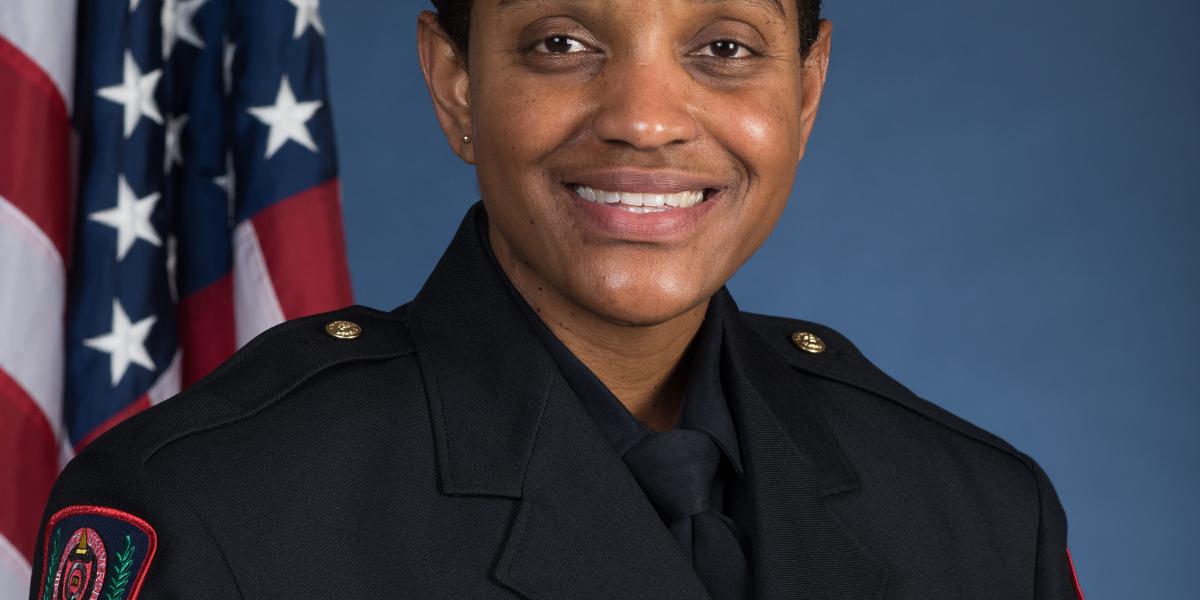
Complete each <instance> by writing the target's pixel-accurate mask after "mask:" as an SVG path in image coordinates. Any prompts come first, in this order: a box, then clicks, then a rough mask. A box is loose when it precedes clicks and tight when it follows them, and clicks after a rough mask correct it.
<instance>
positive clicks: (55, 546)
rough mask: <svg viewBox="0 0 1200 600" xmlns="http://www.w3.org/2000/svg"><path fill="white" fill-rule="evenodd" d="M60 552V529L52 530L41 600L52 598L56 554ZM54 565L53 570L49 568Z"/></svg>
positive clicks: (56, 560)
mask: <svg viewBox="0 0 1200 600" xmlns="http://www.w3.org/2000/svg"><path fill="white" fill-rule="evenodd" d="M61 550H62V529H55V530H54V542H53V543H52V544H50V554H48V555H47V556H46V567H45V568H46V591H45V593H43V594H42V600H50V599H51V597H52V596H54V575H55V572H56V571H58V566H57V563H58V553H59V552H60V551H61ZM51 565H54V568H50V567H51Z"/></svg>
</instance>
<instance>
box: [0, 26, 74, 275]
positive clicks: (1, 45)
mask: <svg viewBox="0 0 1200 600" xmlns="http://www.w3.org/2000/svg"><path fill="white" fill-rule="evenodd" d="M0 90H4V91H3V92H0V132H3V134H0V196H4V197H5V198H7V199H8V201H9V202H11V203H12V204H13V205H14V206H16V207H17V208H18V209H20V210H21V212H23V213H25V215H26V216H27V217H29V219H30V220H32V221H33V222H34V223H36V224H37V225H38V227H40V228H41V230H42V231H43V232H44V233H45V234H46V237H48V238H50V241H51V242H52V243H53V244H54V246H55V247H56V248H58V253H59V256H62V257H63V263H64V264H65V263H66V257H67V231H68V212H67V206H68V194H69V186H70V174H69V172H68V167H69V165H70V158H69V154H68V152H69V144H70V136H71V125H70V121H69V119H68V117H67V106H66V104H65V103H64V102H63V98H62V96H61V95H59V93H58V88H56V87H54V82H52V81H50V78H49V77H48V76H47V75H46V73H45V72H43V71H42V70H41V68H40V67H38V66H37V64H35V63H34V62H33V61H32V60H30V59H29V57H27V56H25V54H24V53H22V52H21V51H20V50H19V49H17V47H16V46H13V45H12V44H11V43H9V42H8V40H6V39H4V38H3V37H0Z"/></svg>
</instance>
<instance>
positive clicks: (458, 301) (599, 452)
mask: <svg viewBox="0 0 1200 600" xmlns="http://www.w3.org/2000/svg"><path fill="white" fill-rule="evenodd" d="M482 218H485V217H484V216H483V215H482V210H481V208H480V207H479V206H476V207H475V208H474V209H472V210H471V212H470V213H469V214H468V216H467V218H466V219H465V220H464V221H463V224H462V225H461V226H460V228H459V230H458V233H457V234H456V235H455V238H454V241H453V242H452V243H451V244H450V247H449V248H448V249H447V251H446V253H445V255H443V257H442V259H441V261H440V262H439V263H438V266H437V267H436V268H435V269H434V272H433V274H432V275H431V276H430V278H429V280H428V281H427V282H426V284H425V286H424V287H423V288H422V290H421V292H420V293H419V294H418V295H417V297H416V298H414V300H413V302H412V304H411V305H410V306H409V308H408V313H407V314H408V320H409V325H410V331H411V332H412V335H413V341H414V345H415V346H416V349H417V356H418V360H419V361H420V365H421V370H422V375H423V378H424V383H425V388H426V393H427V396H428V400H429V410H430V414H431V417H432V422H433V429H434V431H433V434H434V442H435V447H436V450H437V460H438V474H439V480H438V483H439V486H440V488H441V491H442V493H445V494H449V495H463V496H481V495H482V496H500V497H507V498H515V499H520V504H519V508H518V510H517V515H516V518H515V521H514V524H513V526H512V528H511V530H510V532H509V535H508V539H507V540H506V541H505V543H504V547H503V548H502V549H501V552H500V555H499V558H498V560H497V562H496V564H495V565H494V569H493V574H494V576H495V577H496V579H497V580H498V581H499V582H501V583H502V584H504V585H505V586H507V587H509V588H511V589H513V590H514V591H516V592H518V593H520V594H522V595H524V596H526V597H528V598H533V599H542V598H664V599H684V598H690V599H706V598H707V597H708V596H707V594H706V593H705V591H704V588H703V585H702V584H701V583H700V581H699V579H698V578H697V577H696V575H695V573H694V572H693V571H692V569H691V567H690V564H689V563H688V562H686V561H685V559H684V557H683V556H682V552H681V551H680V550H679V548H678V546H677V545H676V544H675V542H674V540H673V539H672V538H671V536H670V534H669V533H668V531H667V529H666V527H665V526H663V524H662V522H661V520H659V517H658V515H657V513H656V512H655V511H654V508H653V507H652V506H651V505H650V503H649V501H648V500H647V499H646V497H645V495H644V494H643V493H642V491H641V489H640V487H638V485H637V482H636V481H635V480H634V479H633V476H632V475H631V474H630V473H629V471H628V469H627V468H626V467H625V465H624V463H623V462H622V461H621V459H620V457H619V456H618V455H617V453H616V452H615V451H614V450H613V448H612V446H611V445H610V444H609V442H608V441H607V440H606V439H604V437H603V435H602V434H601V432H600V431H599V430H598V429H597V427H596V426H595V424H594V422H592V420H591V418H590V416H589V415H588V414H587V412H586V411H585V410H584V409H583V407H582V406H581V405H580V403H579V401H578V399H577V398H576V397H575V396H574V394H573V392H572V391H571V389H570V387H569V386H568V385H567V384H566V381H565V380H564V379H563V378H562V376H561V374H559V372H558V368H557V367H556V365H555V364H554V362H553V359H552V358H551V357H550V355H549V353H548V352H547V351H546V350H545V348H544V347H543V345H542V343H541V341H540V340H539V339H537V337H536V334H535V333H534V332H533V331H532V330H531V329H530V328H529V325H528V323H527V321H526V320H525V317H524V316H523V315H522V314H521V313H520V312H519V310H520V309H519V308H518V307H517V305H516V304H515V303H514V302H513V300H512V298H511V297H509V296H508V294H509V292H508V290H507V289H506V287H505V282H504V281H503V279H501V276H500V274H499V273H498V272H497V271H496V268H495V267H494V266H493V265H492V264H491V259H490V258H489V256H488V255H487V254H486V252H485V250H484V248H483V247H482V243H481V240H480V237H479V234H478V232H477V227H480V226H482V222H481V221H480V219H482Z"/></svg>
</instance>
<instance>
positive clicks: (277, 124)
mask: <svg viewBox="0 0 1200 600" xmlns="http://www.w3.org/2000/svg"><path fill="white" fill-rule="evenodd" d="M319 108H321V101H320V100H312V101H309V102H296V96H295V94H292V86H291V85H288V78H287V75H284V76H283V79H281V80H280V81H279V93H277V94H276V95H275V104H274V106H256V107H252V108H248V109H246V110H247V111H248V112H249V113H250V114H251V115H254V117H255V118H256V119H258V120H259V121H262V122H263V123H264V124H265V125H267V126H269V127H270V128H271V130H270V132H269V133H268V134H267V155H266V157H267V158H271V157H272V156H274V155H275V152H276V151H277V150H279V147H280V146H283V145H284V144H285V143H287V141H288V140H292V141H294V142H296V143H297V144H300V145H301V146H304V147H305V148H308V149H309V150H311V151H313V152H317V151H318V150H317V143H316V142H314V141H313V139H312V135H310V134H309V133H308V126H307V125H306V123H308V120H309V119H311V118H312V116H313V114H314V113H316V112H317V109H319Z"/></svg>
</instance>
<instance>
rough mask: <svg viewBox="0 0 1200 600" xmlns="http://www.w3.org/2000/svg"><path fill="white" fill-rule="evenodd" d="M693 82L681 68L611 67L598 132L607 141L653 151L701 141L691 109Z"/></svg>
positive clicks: (603, 81)
mask: <svg viewBox="0 0 1200 600" xmlns="http://www.w3.org/2000/svg"><path fill="white" fill-rule="evenodd" d="M689 83H690V78H689V77H687V75H686V73H685V72H682V69H681V68H679V67H678V65H672V64H670V63H667V62H665V61H661V60H660V61H644V62H640V63H635V62H632V61H630V62H629V63H627V64H624V65H622V64H620V63H619V62H614V63H612V64H610V65H607V66H606V68H605V72H604V74H603V75H602V76H601V77H600V81H599V84H600V86H599V87H600V88H601V92H600V94H599V98H600V105H599V108H598V109H597V112H596V114H595V118H594V121H593V123H592V128H593V130H594V131H595V133H596V136H597V137H598V138H600V140H601V141H604V142H608V143H612V144H621V145H626V146H631V147H633V148H636V149H638V150H653V149H656V148H660V147H663V146H667V145H670V144H676V143H681V142H686V141H688V140H691V139H693V138H694V137H695V136H696V121H695V118H694V117H693V115H692V113H691V110H690V109H689V106H688V94H687V90H688V84H689Z"/></svg>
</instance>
